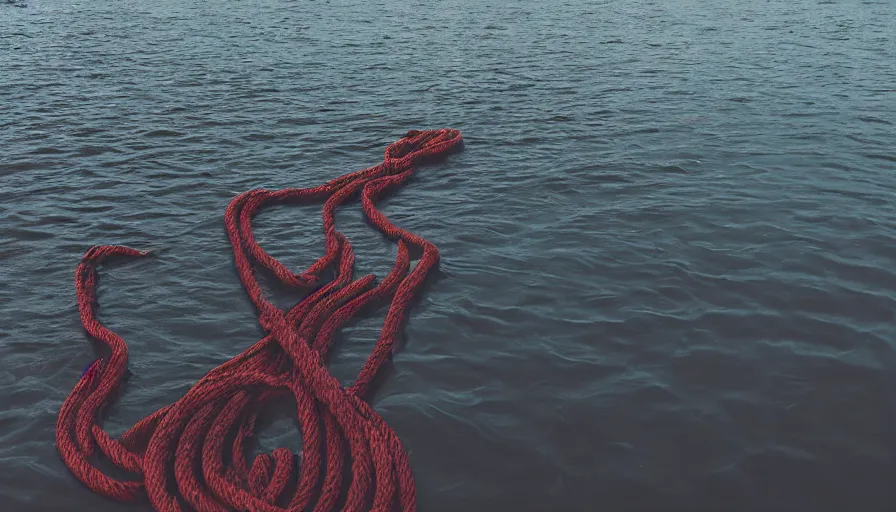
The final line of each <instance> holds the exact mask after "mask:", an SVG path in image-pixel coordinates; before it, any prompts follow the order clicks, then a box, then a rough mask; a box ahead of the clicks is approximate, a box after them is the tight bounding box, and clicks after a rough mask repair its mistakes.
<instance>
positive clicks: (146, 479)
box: [56, 129, 462, 512]
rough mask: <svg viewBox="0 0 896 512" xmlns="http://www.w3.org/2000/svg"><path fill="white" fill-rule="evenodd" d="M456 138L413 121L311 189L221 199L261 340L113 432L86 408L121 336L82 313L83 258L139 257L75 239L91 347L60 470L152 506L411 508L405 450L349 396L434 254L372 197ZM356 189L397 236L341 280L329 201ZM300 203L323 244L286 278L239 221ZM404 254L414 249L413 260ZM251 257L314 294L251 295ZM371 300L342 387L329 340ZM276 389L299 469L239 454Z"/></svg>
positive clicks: (105, 397)
mask: <svg viewBox="0 0 896 512" xmlns="http://www.w3.org/2000/svg"><path fill="white" fill-rule="evenodd" d="M461 142H462V139H461V134H460V132H459V131H457V130H451V129H442V130H431V131H416V130H413V131H410V132H408V133H407V135H405V136H404V137H403V138H401V139H399V140H398V141H397V142H394V143H392V144H391V145H389V146H388V148H387V149H386V152H385V158H384V160H383V162H382V163H381V164H379V165H377V166H375V167H370V168H367V169H363V170H361V171H357V172H354V173H351V174H346V175H344V176H341V177H339V178H336V179H333V180H331V181H329V182H327V183H325V184H323V185H320V186H317V187H312V188H288V189H283V190H275V191H273V190H264V189H258V190H250V191H248V192H245V193H243V194H240V195H239V196H237V197H236V198H234V199H233V200H232V201H231V202H230V204H229V206H228V207H227V210H226V212H225V216H224V220H225V226H226V230H227V234H228V236H229V238H230V243H231V245H232V246H233V254H234V258H235V261H236V268H237V271H238V273H239V277H240V280H241V281H242V284H243V287H244V288H245V290H246V292H247V293H248V295H249V298H250V299H251V300H252V302H253V303H254V304H255V308H256V310H257V313H258V321H259V323H260V324H261V326H262V328H263V329H264V331H265V332H266V333H267V335H266V336H265V337H264V338H262V339H261V340H260V341H258V342H257V343H255V344H254V345H252V346H251V347H249V348H248V349H246V350H245V351H243V352H242V353H241V354H239V355H237V356H236V357H234V358H233V359H231V360H229V361H227V362H225V363H224V364H222V365H220V366H218V367H217V368H215V369H213V370H211V371H210V372H208V374H206V375H205V376H204V377H202V378H201V379H200V380H199V381H198V382H197V383H196V385H195V386H193V388H192V389H190V390H189V391H188V392H187V393H186V394H185V395H184V396H183V398H181V399H180V400H178V401H177V402H175V403H173V404H171V405H169V406H167V407H164V408H162V409H160V410H158V411H156V412H155V413H153V414H151V415H149V416H147V417H146V418H144V419H142V420H141V421H139V422H137V424H136V425H134V426H133V427H131V428H130V429H129V430H128V431H127V432H125V433H124V434H123V435H122V436H121V437H120V438H118V439H113V438H111V437H110V436H109V435H108V434H107V433H106V432H105V431H104V430H103V428H102V427H101V426H100V423H101V418H100V416H101V414H102V411H103V410H104V408H106V407H108V406H109V405H110V404H111V402H112V401H113V400H114V395H115V393H116V391H117V390H118V389H119V387H120V386H121V384H122V381H123V379H124V377H125V372H126V369H127V362H128V347H127V344H126V343H125V342H124V340H123V339H122V338H121V337H120V336H118V335H117V334H115V333H114V332H112V331H111V330H109V329H108V328H106V327H105V326H103V324H102V323H101V322H100V321H99V320H98V319H97V314H96V308H97V299H96V286H97V266H98V265H99V264H100V263H102V262H103V261H104V260H106V259H107V258H111V257H122V256H123V257H142V256H146V255H147V252H144V251H139V250H136V249H132V248H129V247H124V246H113V245H102V246H95V247H93V248H91V249H90V250H88V251H87V253H85V254H84V256H83V258H82V261H81V263H80V264H79V265H78V268H77V271H76V274H75V285H76V288H77V295H78V310H79V313H80V316H81V322H82V323H83V325H84V328H85V330H86V331H87V333H88V334H89V335H90V336H91V337H93V338H94V339H96V340H97V341H98V342H99V343H100V344H101V345H103V347H102V356H100V357H99V358H98V359H97V360H96V361H94V362H93V363H91V364H90V365H88V366H87V368H85V370H84V372H83V374H82V376H81V378H80V379H79V380H78V382H77V384H75V387H74V389H72V392H71V394H69V396H68V398H67V399H66V400H65V402H64V403H63V405H62V408H61V410H60V411H59V418H58V422H57V424H56V447H57V449H58V451H59V453H60V455H61V456H62V460H63V461H64V462H65V464H66V466H68V468H69V470H71V472H72V473H73V474H74V475H75V476H76V477H77V478H78V479H79V480H80V481H81V482H83V483H84V484H85V485H87V487H89V488H90V489H92V490H93V491H94V492H96V493H99V494H101V495H103V496H107V497H109V498H113V499H116V500H120V501H125V502H130V501H137V500H142V499H146V498H148V500H149V502H150V503H151V504H152V506H153V507H154V508H155V509H156V510H158V511H160V512H174V511H182V510H189V509H195V510H198V511H200V512H218V511H221V512H223V511H229V510H246V511H259V512H281V511H284V510H289V511H302V510H315V511H317V512H325V511H330V510H334V509H335V508H336V507H338V506H341V507H342V510H345V511H353V512H360V511H363V510H373V511H378V512H380V511H381V512H386V511H391V510H395V509H398V510H401V511H413V510H416V507H417V501H416V490H415V486H414V480H413V474H412V472H411V467H410V464H409V461H408V456H407V453H406V452H405V451H404V449H403V447H402V445H401V442H400V441H399V439H398V437H397V436H396V434H395V432H394V431H393V430H392V428H391V427H389V426H388V425H387V424H386V422H385V421H384V420H383V419H382V418H381V417H380V416H379V414H377V413H376V411H374V410H373V409H372V408H371V407H370V405H368V404H367V403H366V402H365V401H364V400H363V397H364V396H365V394H366V393H367V392H368V391H369V390H370V386H371V383H372V381H373V379H374V377H375V376H376V374H377V371H378V370H379V369H380V368H381V367H382V366H383V364H384V363H385V362H386V360H387V359H388V358H389V357H390V355H391V354H392V353H394V351H395V349H396V347H397V337H398V334H399V330H400V328H401V324H402V321H403V320H404V319H405V318H406V317H407V315H408V311H409V308H410V304H411V301H412V300H413V298H414V296H415V294H416V293H417V292H418V291H419V290H420V287H421V285H422V284H423V281H424V279H425V277H426V275H427V274H428V273H429V272H430V270H431V269H433V268H434V267H435V266H436V265H437V264H438V261H439V252H438V250H437V249H436V247H435V245H433V244H432V243H430V242H428V241H426V240H424V239H423V238H421V237H419V236H417V235H414V234H413V233H410V232H408V231H406V230H404V229H401V228H399V227H397V226H395V225H394V224H392V223H391V222H390V221H389V219H387V218H386V216H385V215H383V213H382V212H380V211H379V210H377V208H376V204H375V202H376V200H377V199H378V198H380V197H381V196H382V195H383V194H384V193H385V192H386V191H388V190H389V189H392V188H394V187H396V186H398V185H400V184H402V183H404V182H405V181H406V180H407V179H408V178H410V177H411V175H412V173H413V167H414V166H415V165H417V164H419V163H422V162H423V161H425V160H428V159H430V158H434V157H439V156H442V155H444V154H446V153H448V152H449V151H451V150H454V149H457V148H459V147H460V145H461ZM358 193H360V195H361V204H362V207H363V211H364V214H365V216H366V217H367V219H368V220H369V221H370V223H371V224H373V225H374V226H375V227H376V228H377V229H379V230H380V231H381V232H382V233H383V234H384V235H386V236H387V237H389V238H390V239H393V240H397V243H398V257H397V258H396V261H395V265H394V267H393V268H392V270H391V271H390V272H389V274H388V275H386V277H385V278H384V279H382V280H381V281H379V282H378V283H375V277H374V276H373V275H368V276H365V277H362V278H360V279H355V280H353V279H352V273H353V266H354V252H353V250H352V246H351V244H350V243H349V240H348V239H347V238H346V237H345V236H344V235H343V234H342V233H340V232H339V231H338V230H337V229H336V227H335V223H334V213H335V210H336V208H337V207H339V206H340V205H343V204H344V203H346V202H347V201H348V200H350V199H351V198H352V197H353V196H355V195H357V194H358ZM310 201H323V203H324V206H323V227H324V233H325V236H326V251H325V253H324V255H323V256H322V257H321V258H320V259H318V260H317V261H316V262H315V263H314V264H312V265H311V266H310V267H309V268H308V269H307V270H306V271H305V272H302V273H299V274H296V273H293V272H292V271H290V270H289V269H288V268H286V267H285V266H284V265H283V264H282V263H280V262H279V261H278V260H276V259H274V258H273V257H271V256H270V255H269V254H268V253H267V252H265V251H264V249H262V248H261V246H260V245H259V244H258V242H256V240H255V237H254V236H253V233H252V226H251V220H252V216H253V215H254V214H256V213H257V212H258V211H259V210H260V209H261V208H262V207H264V206H265V205H270V204H273V203H283V202H310ZM411 250H414V251H415V252H416V253H419V261H418V263H417V265H416V266H415V267H414V268H413V269H410V254H411V252H410V251H411ZM260 268H265V269H267V270H268V271H269V272H270V273H272V274H273V275H274V276H276V277H277V278H278V279H279V280H280V281H282V282H283V283H284V284H287V285H290V286H293V287H308V288H310V289H313V291H311V293H310V294H309V295H308V296H307V297H305V298H304V299H303V300H302V301H301V302H299V304H297V305H296V306H295V307H293V308H292V309H291V310H289V311H286V312H284V311H283V310H281V309H279V308H277V307H276V306H274V304H272V303H271V302H270V301H268V300H267V299H266V298H265V296H264V293H263V292H262V288H261V285H260V284H259V282H258V279H257V276H256V273H257V271H258V270H260ZM327 269H335V278H333V279H332V280H331V281H329V282H327V283H326V284H323V283H322V277H321V276H322V274H323V273H324V272H325V271H326V270H327ZM315 288H316V289H315ZM381 300H389V301H390V305H389V308H388V312H387V313H386V317H385V321H384V323H383V326H382V330H381V333H380V336H379V339H378V340H377V342H376V345H375V346H374V348H373V351H372V353H371V354H370V356H369V357H368V359H367V361H366V362H365V363H364V366H363V368H362V369H361V371H360V373H359V374H358V376H357V378H356V379H355V380H354V383H353V384H352V385H350V386H348V387H343V386H342V385H341V384H340V383H339V381H337V380H336V378H334V377H333V376H332V375H330V373H329V372H328V370H327V368H326V366H325V363H324V361H325V359H326V358H327V354H328V353H329V351H330V347H331V346H332V343H333V335H334V333H335V332H336V330H337V329H339V327H340V326H341V325H343V324H345V323H346V321H348V320H349V319H351V318H352V317H353V316H354V315H355V314H357V313H358V312H359V311H360V310H361V309H362V308H363V307H364V306H366V305H368V304H371V303H373V302H376V301H381ZM290 394H291V395H292V396H293V397H294V398H295V401H296V405H297V408H298V423H299V428H300V431H301V436H302V453H301V456H300V458H301V464H299V463H297V460H296V459H297V456H295V454H293V453H292V452H291V451H290V450H288V449H286V448H277V449H275V450H274V451H273V452H271V453H265V454H261V455H258V456H256V457H255V459H254V461H253V462H252V463H251V465H250V464H249V462H248V461H247V459H246V451H247V448H248V447H249V442H250V440H251V439H252V437H253V431H254V428H255V422H256V419H257V417H258V414H259V412H260V410H261V408H262V407H263V406H264V405H265V404H266V403H269V402H270V401H271V400H272V399H274V398H276V397H278V396H282V395H290ZM98 452H99V453H101V454H102V455H103V456H104V457H105V458H106V459H108V461H109V462H111V464H112V465H114V466H115V467H117V468H119V469H121V470H124V471H127V472H130V473H131V477H130V478H127V479H118V478H113V477H111V476H109V475H107V474H106V473H104V472H102V471H100V469H99V468H98V467H97V465H96V460H95V459H97V457H96V455H98ZM349 475H350V477H349ZM312 507H313V508H312Z"/></svg>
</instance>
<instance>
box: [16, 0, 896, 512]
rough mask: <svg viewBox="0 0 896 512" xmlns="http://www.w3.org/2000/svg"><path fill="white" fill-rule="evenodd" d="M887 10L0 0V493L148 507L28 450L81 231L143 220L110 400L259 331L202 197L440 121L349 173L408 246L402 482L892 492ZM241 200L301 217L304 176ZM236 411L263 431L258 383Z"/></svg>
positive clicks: (308, 219) (717, 4) (367, 255)
mask: <svg viewBox="0 0 896 512" xmlns="http://www.w3.org/2000/svg"><path fill="white" fill-rule="evenodd" d="M894 34H896V3H894V2H891V1H888V0H885V1H880V2H861V1H847V0H844V1H837V2H831V1H814V0H794V1H789V2H784V1H780V2H778V1H762V2H738V1H735V0H708V1H702V2H697V1H693V0H670V1H665V2H663V1H647V0H619V1H616V2H589V1H585V0H568V1H548V0H545V1H541V2H521V1H508V0H491V1H484V0H483V1H474V0H445V1H435V0H424V1H402V2H382V1H375V2H367V1H342V0H331V1H305V0H301V1H279V0H256V1H245V2H236V1H228V0H224V1H218V2H198V1H192V0H179V1H167V0H162V1H157V2H136V1H123V2H118V1H116V2H112V1H106V0H97V1H86V0H73V1H62V0H59V1H55V0H18V1H17V2H15V3H13V4H8V3H0V141H2V146H0V176H2V181H0V385H2V388H0V389H2V395H0V397H2V398H0V400H2V402H0V404H2V407H0V503H2V504H3V509H4V510H9V511H32V510H34V511H37V510H40V511H63V510H64V511H68V510H91V511H104V512H115V511H124V510H134V511H136V510H140V511H148V510H149V507H148V505H144V506H136V507H134V506H125V505H120V504H117V503H114V502H110V501H107V500H105V499H102V498H99V497H97V496H94V495H93V494H91V493H90V492H89V491H88V490H86V488H84V487H83V486H81V485H80V484H79V483H78V482H77V481H76V480H75V479H74V478H73V477H72V476H71V475H70V474H69V473H68V471H67V470H66V469H65V467H64V466H63V464H62V463H61V462H60V460H59V458H58V456H57V454H56V452H55V449H54V443H53V439H54V426H55V423H54V422H55V418H56V414H57V412H58V409H59V406H60V404H61V403H62V400H63V399H64V397H65V396H66V394H67V393H68V392H69V391H70V390H71V388H72V386H73V385H74V383H75V382H76V380H77V378H78V376H79V374H80V371H81V369H82V368H83V366H84V365H85V364H86V363H87V362H89V361H90V360H91V359H92V357H93V356H92V349H91V345H90V343H89V341H88V340H87V339H86V337H85V335H84V334H83V331H82V329H81V327H80V324H79V320H78V316H77V309H76V304H75V296H74V286H73V276H74V269H75V266H76V264H77V262H78V259H79V257H80V256H81V254H83V252H84V251H85V250H86V249H87V248H88V247H89V246H90V245H92V244H97V243H113V244H128V245H132V246H136V247H141V248H157V249H165V250H164V251H162V252H160V254H159V255H158V256H157V257H156V258H153V259H149V260H145V261H139V262H134V263H130V264H127V265H120V266H116V267H115V268H112V269H110V270H108V271H107V272H106V273H105V274H104V277H103V281H102V285H101V292H100V301H101V304H102V310H101V315H102V318H103V319H104V320H105V321H106V322H108V324H109V326H110V327H112V328H113V329H115V330H117V331H118V332H119V333H120V334H122V335H123V336H124V338H125V339H126V340H127V341H128V343H129V344H130V348H131V371H132V372H133V375H132V377H131V379H130V381H129V385H128V388H127V390H126V392H125V393H124V395H123V396H122V398H121V400H120V402H119V403H118V405H117V406H116V407H114V408H113V409H112V410H111V411H109V413H110V415H109V419H108V420H107V422H106V426H107V428H108V429H109V430H110V431H111V432H113V433H120V432H122V431H123V430H124V429H125V428H127V427H129V426H130V425H132V424H133V422H135V421H136V420H138V419H139V418H141V417H142V416H144V415H145V414H147V413H149V412H151V411H153V410H155V409H157V408H159V407H161V406H163V405H165V404H168V403H170V402H172V401H174V400H176V399H177V398H179V397H180V396H181V395H182V394H183V393H184V392H185V391H186V390H187V389H189V387H190V386H191V384H192V383H194V382H195V381H196V380H197V379H198V378H199V377H201V376H202V375H203V374H204V373H205V372H206V371H208V370H209V369H211V368H212V367H214V366H215V365H217V364H219V363H221V362H222V361H224V360H226V359H227V358H229V357H231V356H233V355H234V354H236V353H237V352H239V351H240V350H242V349H243V348H245V347H247V346H248V345H249V344H251V343H252V342H254V341H255V340H256V339H257V338H258V336H259V328H258V327H257V324H256V322H255V315H254V312H253V311H252V308H251V307H250V304H249V302H248V300H247V299H246V298H245V297H244V293H243V291H242V289H241V288H240V285H239V282H238V280H237V278H236V275H235V272H234V269H233V264H232V257H231V254H230V248H229V245H228V243H227V239H226V236H225V233H224V227H223V221H222V215H223V211H224V208H225V206H226V204H227V202H228V201H229V200H230V199H231V198H232V197H233V196H234V195H236V194H238V193H239V192H242V191H244V190H246V189H249V188H252V187H261V186H263V187H268V188H277V187H287V186H303V185H311V184H317V183H320V182H322V181H325V180H327V179H330V178H332V177H335V176H338V175H340V174H343V173H345V172H349V171H353V170H357V169H360V168H363V167H366V166H368V165H372V164H375V163H377V162H378V161H379V160H380V158H381V152H382V150H383V149H384V148H385V146H386V145H387V144H388V143H390V142H391V141H393V140H395V139H396V138H398V137H400V136H401V135H402V134H404V132H405V131H407V130H408V129H412V128H438V127H452V128H458V129H460V130H462V131H463V133H464V136H465V139H466V149H465V151H464V152H463V153H460V154H458V155H455V156H452V157H451V158H449V159H448V160H446V161H444V162H442V163H440V164H438V165H435V166H428V167H425V168H423V169H421V170H420V172H419V174H418V177H417V179H416V180H414V181H413V182H412V183H410V184H409V185H408V186H407V187H406V188H404V189H402V191H401V192H400V193H398V194H397V195H396V196H394V197H393V198H391V199H390V200H389V201H387V202H386V203H385V206H384V209H385V211H386V212H387V213H388V214H389V215H390V216H391V217H392V218H393V219H395V220H396V222H397V223H399V224H400V225H402V226H404V227H407V228H409V229H411V230H413V231H415V232H417V233H419V234H421V235H423V236H425V237H426V238H428V239H430V240H432V241H433V242H435V243H436V244H437V245H438V246H439V248H440V249H441V250H442V266H441V277H440V278H439V279H438V280H436V281H435V282H434V283H433V284H432V285H431V286H430V287H429V288H428V289H427V291H426V293H425V295H424V297H423V299H422V301H421V303H420V304H419V305H418V306H417V308H416V309H415V310H414V312H413V314H412V318H411V321H410V323H409V326H408V328H407V331H406V343H405V345H404V347H403V349H402V350H401V351H400V352H399V353H398V355H397V356H396V357H395V361H394V368H393V369H392V370H391V375H390V376H389V378H388V379H387V380H386V382H385V384H384V385H383V386H382V387H381V388H380V390H379V392H378V393H377V394H376V396H375V397H374V399H373V402H374V405H375V408H376V409H377V410H378V411H379V412H380V413H381V414H382V415H383V416H384V417H385V418H386V419H387V421H389V422H390V423H391V424H392V425H393V426H394V427H395V429H396V430H397V432H398V434H399V435H400V437H401V438H402V440H403V442H404V443H405V445H406V447H407V448H408V450H410V453H411V461H412V464H413V467H414V470H415V473H416V477H417V484H418V488H419V495H420V504H421V510H422V511H424V512H426V511H433V512H435V511H454V510H465V511H494V510H516V511H544V510H581V511H591V510H602V511H626V512H628V511H636V512H639V511H645V512H647V511H658V510H664V511H665V510H673V511H707V512H710V511H719V510H725V511H782V512H784V511H787V512H790V511H797V512H801V511H807V512H808V511H813V512H817V511H846V510H856V511H863V512H874V511H892V510H896V491H893V490H892V484H893V482H894V481H896V441H894V434H896V428H894V427H896V394H894V391H896V326H894V325H896V324H894V320H896V318H894V308H896V270H894V269H896V202H894V199H896V37H894ZM338 222H339V223H340V226H341V228H342V229H343V230H344V231H345V232H346V233H347V234H348V235H349V236H351V238H352V242H353V244H354V245H355V247H356V249H357V251H358V257H359V265H358V272H359V273H360V272H369V271H373V272H376V273H377V274H379V275H383V274H384V273H385V272H386V271H387V270H388V269H389V268H390V267H391V260H392V258H393V257H394V254H395V248H394V245H392V244H391V243H388V242H387V241H385V240H383V239H381V238H380V237H379V236H378V235H377V234H376V233H375V232H374V231H372V230H371V229H369V228H368V227H367V226H365V224H364V222H363V221H362V220H361V217H360V215H359V213H358V212H357V209H356V208H348V209H345V210H343V211H342V212H341V213H340V216H339V219H338ZM257 224H258V226H259V227H258V232H259V237H260V239H261V241H262V243H263V245H264V246H265V247H266V248H268V249H269V250H270V251H271V252H272V253H273V255H274V256H276V257H278V258H281V259H282V260H283V261H284V262H286V263H287V264H289V265H290V266H291V267H293V268H302V267H303V266H304V265H307V264H308V263H310V262H311V261H313V260H314V259H315V258H316V257H317V256H318V255H319V254H321V252H322V250H323V249H322V247H323V246H322V240H323V237H322V234H321V233H320V218H319V208H318V207H314V206H309V207H300V208H288V209H287V208H283V209H275V210H271V211H268V212H266V213H264V214H263V215H262V216H261V217H260V218H259V219H258V221H257ZM282 299H283V300H284V303H286V302H288V300H287V299H288V298H287V297H282ZM380 321H381V318H376V317H371V318H369V319H366V320H364V321H362V322H360V323H359V324H357V325H355V326H353V327H351V328H349V329H346V330H345V331H344V332H343V333H342V335H340V337H339V341H338V344H337V355H336V357H335V359H334V361H333V363H332V365H331V366H332V370H333V372H334V373H335V374H336V375H338V376H340V377H341V378H343V379H346V380H348V379H350V378H351V377H352V376H353V375H354V374H355V373H356V372H357V370H358V369H359V368H360V365H361V363H362V361H363V359H364V358H365V356H366V354H367V352H368V351H369V350H370V347H371V346H372V343H373V341H374V340H375V339H376V335H377V333H378V326H379V322H380ZM261 442H262V446H263V447H264V448H265V449H272V448H274V447H275V446H278V445H279V446H287V447H290V448H294V449H299V440H298V436H297V434H296V433H295V432H294V430H293V423H292V421H291V420H290V418H289V417H288V416H287V415H286V414H285V413H284V414H281V415H280V416H279V419H278V420H276V421H274V422H273V424H271V425H269V426H268V427H267V428H266V429H265V430H264V431H263V432H262V441H261Z"/></svg>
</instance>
